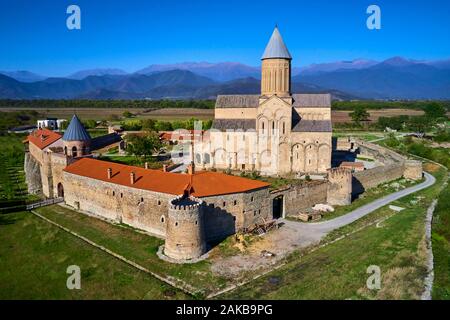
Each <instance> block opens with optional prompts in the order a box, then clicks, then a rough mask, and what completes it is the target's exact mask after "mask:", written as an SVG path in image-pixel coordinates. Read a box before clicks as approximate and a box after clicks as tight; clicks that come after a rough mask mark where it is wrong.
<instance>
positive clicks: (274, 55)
mask: <svg viewBox="0 0 450 320" xmlns="http://www.w3.org/2000/svg"><path fill="white" fill-rule="evenodd" d="M264 59H289V60H291V59H292V57H291V54H290V53H289V50H288V49H287V47H286V45H285V44H284V41H283V38H282V37H281V34H280V31H279V30H278V27H275V29H274V30H273V33H272V36H271V37H270V40H269V43H268V44H267V46H266V50H264V54H263V56H262V58H261V60H264Z"/></svg>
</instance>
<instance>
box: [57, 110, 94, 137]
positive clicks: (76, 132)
mask: <svg viewBox="0 0 450 320" xmlns="http://www.w3.org/2000/svg"><path fill="white" fill-rule="evenodd" d="M63 140H64V141H90V140H91V136H90V135H89V133H88V132H87V131H86V129H85V128H84V126H83V124H82V123H81V121H80V119H78V117H77V116H76V115H74V116H73V117H72V120H71V121H70V124H69V126H68V127H67V130H66V131H65V132H64V136H63Z"/></svg>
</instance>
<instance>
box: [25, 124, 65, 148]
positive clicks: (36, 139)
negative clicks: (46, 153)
mask: <svg viewBox="0 0 450 320" xmlns="http://www.w3.org/2000/svg"><path fill="white" fill-rule="evenodd" d="M59 139H61V135H60V134H59V133H57V132H54V131H52V130H49V129H39V130H35V131H33V132H32V133H31V134H30V135H29V136H28V137H27V139H26V141H27V142H31V143H32V144H34V145H35V146H36V147H38V148H39V149H45V148H47V147H48V146H49V145H51V144H52V143H54V142H56V141H58V140H59Z"/></svg>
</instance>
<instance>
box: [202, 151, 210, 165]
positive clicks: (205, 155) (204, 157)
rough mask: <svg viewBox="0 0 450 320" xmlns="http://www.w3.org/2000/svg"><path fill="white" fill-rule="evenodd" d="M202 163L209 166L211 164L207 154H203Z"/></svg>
mask: <svg viewBox="0 0 450 320" xmlns="http://www.w3.org/2000/svg"><path fill="white" fill-rule="evenodd" d="M203 161H204V162H205V164H209V163H210V162H211V157H210V155H209V153H205V154H204V155H203Z"/></svg>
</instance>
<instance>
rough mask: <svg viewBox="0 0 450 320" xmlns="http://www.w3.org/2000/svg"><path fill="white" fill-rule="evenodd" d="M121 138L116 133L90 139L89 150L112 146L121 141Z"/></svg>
mask: <svg viewBox="0 0 450 320" xmlns="http://www.w3.org/2000/svg"><path fill="white" fill-rule="evenodd" d="M121 140H122V138H121V137H120V135H118V134H117V133H110V134H106V135H104V136H100V137H96V138H93V139H92V142H91V150H98V149H101V148H104V147H106V146H109V145H112V144H113V143H117V142H119V141H121Z"/></svg>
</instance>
